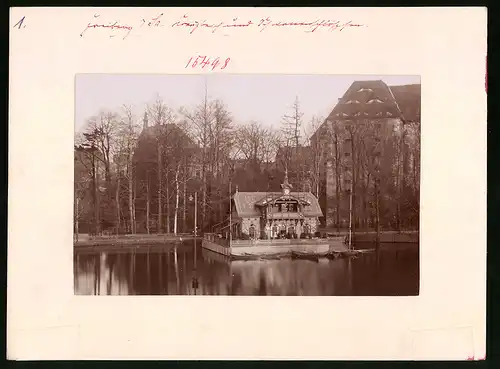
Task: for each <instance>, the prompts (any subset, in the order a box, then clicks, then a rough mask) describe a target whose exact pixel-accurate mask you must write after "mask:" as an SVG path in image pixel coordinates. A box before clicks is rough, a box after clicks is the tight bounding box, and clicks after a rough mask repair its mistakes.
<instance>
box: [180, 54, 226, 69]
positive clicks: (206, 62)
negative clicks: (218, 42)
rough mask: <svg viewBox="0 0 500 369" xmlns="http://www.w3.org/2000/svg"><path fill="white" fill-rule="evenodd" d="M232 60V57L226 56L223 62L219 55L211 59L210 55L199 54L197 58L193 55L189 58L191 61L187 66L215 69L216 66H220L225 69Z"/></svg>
mask: <svg viewBox="0 0 500 369" xmlns="http://www.w3.org/2000/svg"><path fill="white" fill-rule="evenodd" d="M230 61H231V58H226V60H225V61H224V62H221V60H220V58H219V57H217V58H215V59H214V60H210V58H209V57H208V56H203V55H199V56H197V57H196V58H195V57H194V56H192V57H191V58H189V61H188V62H187V64H186V66H185V68H187V67H189V66H191V68H196V67H199V68H201V69H205V68H207V69H212V70H215V68H217V67H220V69H225V68H226V67H227V65H228V64H229V62H230Z"/></svg>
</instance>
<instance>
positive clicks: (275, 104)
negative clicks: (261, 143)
mask: <svg viewBox="0 0 500 369" xmlns="http://www.w3.org/2000/svg"><path fill="white" fill-rule="evenodd" d="M379 79H381V80H383V81H384V82H385V83H387V84H388V85H391V86H392V85H402V84H413V83H420V77H419V76H374V75H276V74H269V75H265V74H264V75H263V74H235V75H231V74H211V75H208V74H205V75H164V74H163V75H149V74H140V75H139V74H130V75H127V74H79V75H77V76H76V112H75V124H76V127H75V128H76V131H81V130H82V129H83V128H84V126H85V121H86V119H88V118H89V117H91V116H92V115H96V114H97V113H98V112H99V111H100V110H101V109H105V110H113V111H119V110H120V107H121V106H122V105H123V104H132V105H133V106H134V110H135V113H136V115H137V116H138V117H141V118H142V115H143V114H144V109H145V106H146V104H148V103H151V102H153V101H154V100H155V97H156V95H157V94H159V95H160V96H161V97H162V98H163V100H164V102H165V103H166V104H168V105H169V106H170V108H172V109H173V110H174V111H177V110H178V109H179V108H180V107H181V106H185V107H191V106H194V105H196V104H198V103H200V102H201V101H203V96H204V93H205V83H206V84H207V89H208V96H209V98H213V99H221V100H222V101H224V103H225V104H226V107H227V109H228V110H229V111H230V112H231V114H232V116H233V118H234V121H235V123H236V124H241V123H245V122H248V121H251V120H254V121H257V122H260V123H262V124H263V125H265V126H271V125H279V124H280V122H281V117H282V116H283V115H284V114H290V113H291V106H292V105H293V102H294V100H295V97H296V96H298V97H299V101H300V107H301V110H302V112H303V113H304V116H303V121H304V123H305V124H307V122H309V121H310V120H311V118H312V117H313V116H318V117H322V118H325V117H326V116H327V115H328V114H329V113H330V112H331V110H332V109H333V107H334V106H335V104H336V102H337V101H338V99H339V98H340V97H342V95H343V94H344V93H345V91H346V90H347V89H348V88H349V86H350V85H351V84H352V82H354V81H356V80H379Z"/></svg>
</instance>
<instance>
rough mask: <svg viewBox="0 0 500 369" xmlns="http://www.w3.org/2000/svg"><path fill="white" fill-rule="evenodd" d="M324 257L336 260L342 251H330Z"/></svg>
mask: <svg viewBox="0 0 500 369" xmlns="http://www.w3.org/2000/svg"><path fill="white" fill-rule="evenodd" d="M325 257H326V258H327V259H330V260H337V259H339V258H340V257H342V253H341V252H336V251H332V252H328V253H327V254H326V255H325Z"/></svg>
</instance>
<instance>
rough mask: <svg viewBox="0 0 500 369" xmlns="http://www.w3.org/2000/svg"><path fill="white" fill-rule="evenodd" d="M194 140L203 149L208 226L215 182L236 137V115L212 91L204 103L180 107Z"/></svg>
mask: <svg viewBox="0 0 500 369" xmlns="http://www.w3.org/2000/svg"><path fill="white" fill-rule="evenodd" d="M180 112H181V114H182V116H183V117H184V120H185V122H186V125H187V127H188V128H189V133H190V135H191V137H192V139H193V140H194V141H195V142H196V143H197V144H198V146H199V147H200V149H201V157H200V158H199V162H200V164H201V193H202V199H201V201H202V206H201V217H202V220H201V224H202V227H203V228H206V227H207V220H209V217H208V211H209V206H208V203H209V202H210V197H211V192H212V185H213V184H214V182H213V181H214V179H215V180H217V181H220V179H221V174H222V170H221V168H222V163H223V159H224V157H225V156H227V155H228V153H229V152H230V150H231V147H232V142H233V138H232V135H231V131H232V118H231V115H230V114H229V112H228V111H227V110H226V108H225V106H224V104H223V103H222V101H220V100H215V101H210V100H209V99H208V93H207V91H205V97H204V100H203V102H202V103H201V104H199V105H197V106H195V107H193V108H191V109H189V110H188V109H185V108H181V110H180Z"/></svg>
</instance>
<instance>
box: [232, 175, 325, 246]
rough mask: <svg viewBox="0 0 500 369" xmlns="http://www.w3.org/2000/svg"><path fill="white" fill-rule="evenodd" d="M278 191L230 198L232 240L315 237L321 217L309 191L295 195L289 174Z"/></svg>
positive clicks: (317, 204) (250, 193)
mask: <svg viewBox="0 0 500 369" xmlns="http://www.w3.org/2000/svg"><path fill="white" fill-rule="evenodd" d="M281 188H282V191H281V192H238V191H236V193H235V194H234V195H233V197H232V237H233V239H239V238H241V237H242V235H243V234H246V235H248V236H249V237H250V238H252V239H255V238H264V239H268V238H271V239H273V238H284V237H287V235H288V237H300V235H301V234H302V233H305V234H314V232H316V230H317V227H318V225H319V217H321V216H323V213H322V212H321V208H320V206H319V202H318V199H317V198H316V197H315V196H314V195H313V194H312V193H311V192H294V191H292V185H291V184H290V183H289V182H288V172H287V171H285V178H284V181H283V184H282V185H281Z"/></svg>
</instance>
